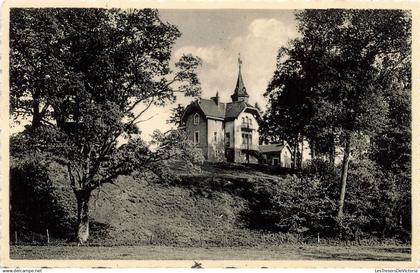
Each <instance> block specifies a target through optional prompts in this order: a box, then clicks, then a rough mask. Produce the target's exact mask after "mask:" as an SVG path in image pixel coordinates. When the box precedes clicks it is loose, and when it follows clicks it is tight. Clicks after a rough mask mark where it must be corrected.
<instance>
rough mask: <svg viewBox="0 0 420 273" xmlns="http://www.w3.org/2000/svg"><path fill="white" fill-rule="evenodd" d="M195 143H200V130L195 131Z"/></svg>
mask: <svg viewBox="0 0 420 273" xmlns="http://www.w3.org/2000/svg"><path fill="white" fill-rule="evenodd" d="M194 144H200V132H199V131H195V132H194Z"/></svg>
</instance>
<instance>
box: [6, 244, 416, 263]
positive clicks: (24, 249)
mask: <svg viewBox="0 0 420 273" xmlns="http://www.w3.org/2000/svg"><path fill="white" fill-rule="evenodd" d="M410 253H411V249H410V247H402V246H348V247H347V246H327V245H320V246H317V245H302V246H298V245H281V246H276V247H268V248H267V247H264V248H262V247H259V248H245V247H220V248H197V247H168V246H113V247H104V246H81V247H77V246H21V245H19V246H11V247H10V258H11V259H66V260H73V259H101V260H109V259H123V260H156V259H157V260H365V261H372V260H373V261H408V260H410Z"/></svg>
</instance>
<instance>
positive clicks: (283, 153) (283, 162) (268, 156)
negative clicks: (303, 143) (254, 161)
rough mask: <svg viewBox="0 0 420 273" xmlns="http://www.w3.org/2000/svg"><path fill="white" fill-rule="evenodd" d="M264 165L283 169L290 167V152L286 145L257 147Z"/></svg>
mask: <svg viewBox="0 0 420 273" xmlns="http://www.w3.org/2000/svg"><path fill="white" fill-rule="evenodd" d="M258 148H259V151H260V153H261V154H262V157H263V158H264V160H265V163H267V164H269V165H272V166H279V167H283V168H291V167H292V151H291V149H290V147H289V145H288V144H287V143H278V144H267V145H259V147H258Z"/></svg>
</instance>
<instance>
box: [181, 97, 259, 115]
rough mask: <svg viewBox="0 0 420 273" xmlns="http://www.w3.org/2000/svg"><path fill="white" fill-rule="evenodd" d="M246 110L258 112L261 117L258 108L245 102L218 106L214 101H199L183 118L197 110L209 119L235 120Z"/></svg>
mask: <svg viewBox="0 0 420 273" xmlns="http://www.w3.org/2000/svg"><path fill="white" fill-rule="evenodd" d="M246 108H247V109H249V110H251V111H255V112H258V116H259V115H260V113H259V111H258V109H257V108H255V107H253V106H252V105H251V104H249V103H247V102H244V101H238V102H229V103H223V102H219V103H218V104H216V102H215V101H214V100H212V99H199V100H196V101H194V102H192V103H191V104H189V105H188V106H187V108H186V109H185V112H184V116H183V118H184V117H186V116H187V115H188V114H189V113H190V112H192V111H193V110H194V109H195V110H199V111H200V112H201V113H202V114H203V115H204V116H206V117H208V118H216V119H223V120H233V119H235V118H237V117H238V116H239V114H240V113H242V111H244V110H245V109H246Z"/></svg>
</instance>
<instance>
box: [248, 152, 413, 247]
mask: <svg viewBox="0 0 420 273" xmlns="http://www.w3.org/2000/svg"><path fill="white" fill-rule="evenodd" d="M320 166H322V167H320ZM318 167H319V168H318ZM399 181H400V178H399V177H397V176H395V175H393V174H392V173H390V172H387V171H385V170H383V169H381V168H380V167H379V166H378V165H377V164H375V163H374V162H373V161H371V160H358V161H356V160H354V161H353V162H352V163H351V165H350V168H349V173H348V181H347V191H346V199H345V205H344V213H345V215H344V218H343V219H342V222H341V223H338V222H337V217H336V215H337V203H338V199H339V191H340V173H339V168H331V167H328V166H324V163H322V162H312V163H311V164H310V166H309V169H308V170H306V171H305V172H303V173H301V174H298V175H288V176H284V177H283V178H282V179H279V180H278V181H260V182H259V183H255V184H254V185H253V187H252V188H251V192H252V193H251V195H250V196H251V197H250V205H249V208H248V210H247V211H246V212H245V213H244V215H243V217H242V219H244V221H246V222H247V224H248V227H250V228H252V229H262V230H268V231H272V232H287V233H295V234H302V235H304V236H317V235H318V233H319V234H320V236H321V237H323V238H327V237H331V238H338V237H341V238H342V239H344V240H357V241H358V240H361V239H365V238H370V237H371V236H376V237H378V238H385V237H394V238H395V237H398V238H399V239H401V240H402V241H408V240H409V238H410V230H409V225H407V223H408V221H407V220H403V219H406V218H407V217H406V215H407V214H410V211H406V210H402V209H401V205H400V204H405V203H406V202H407V201H406V199H407V194H406V193H405V191H403V190H401V187H398V184H399ZM402 207H403V208H406V207H409V206H407V205H406V206H402ZM339 227H340V228H339Z"/></svg>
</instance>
